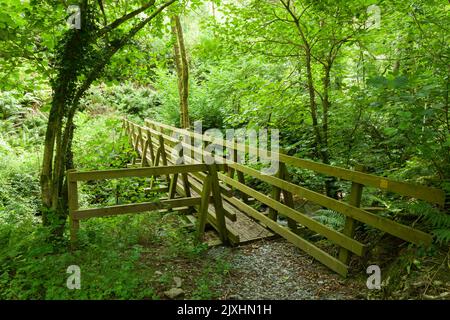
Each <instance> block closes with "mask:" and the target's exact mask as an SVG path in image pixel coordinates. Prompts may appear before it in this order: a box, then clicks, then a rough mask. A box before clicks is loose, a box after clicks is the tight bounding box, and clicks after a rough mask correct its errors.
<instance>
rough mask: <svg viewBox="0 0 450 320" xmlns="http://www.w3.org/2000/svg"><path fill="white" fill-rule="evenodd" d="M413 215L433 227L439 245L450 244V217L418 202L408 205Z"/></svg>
mask: <svg viewBox="0 0 450 320" xmlns="http://www.w3.org/2000/svg"><path fill="white" fill-rule="evenodd" d="M406 209H407V210H408V211H409V212H410V213H411V214H413V215H416V216H418V217H422V218H423V219H424V220H425V222H426V223H427V224H428V225H429V226H430V227H431V229H432V231H431V233H432V234H433V235H434V236H435V237H436V242H437V243H439V244H449V243H450V215H449V214H446V213H445V212H442V211H439V210H438V209H436V208H434V207H432V206H431V205H429V204H427V203H425V202H420V201H416V202H413V203H411V204H408V205H407V208H406Z"/></svg>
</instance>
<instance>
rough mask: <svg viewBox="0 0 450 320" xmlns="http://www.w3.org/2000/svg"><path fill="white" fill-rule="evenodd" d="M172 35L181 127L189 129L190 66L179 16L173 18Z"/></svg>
mask: <svg viewBox="0 0 450 320" xmlns="http://www.w3.org/2000/svg"><path fill="white" fill-rule="evenodd" d="M172 33H173V35H174V38H175V43H174V52H175V67H176V70H177V75H178V92H179V96H180V125H181V127H182V128H189V127H190V123H189V101H188V100H189V65H188V60H187V54H186V47H185V44H184V37H183V29H182V27H181V22H180V17H179V16H175V17H173V18H172Z"/></svg>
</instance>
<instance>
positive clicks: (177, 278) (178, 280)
mask: <svg viewBox="0 0 450 320" xmlns="http://www.w3.org/2000/svg"><path fill="white" fill-rule="evenodd" d="M173 282H175V286H176V287H177V288H181V285H182V283H183V280H181V278H180V277H173Z"/></svg>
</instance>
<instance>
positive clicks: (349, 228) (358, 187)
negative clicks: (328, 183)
mask: <svg viewBox="0 0 450 320" xmlns="http://www.w3.org/2000/svg"><path fill="white" fill-rule="evenodd" d="M355 171H359V172H364V171H366V169H365V167H364V166H362V165H356V166H355ZM363 187H364V186H363V185H362V184H359V183H356V182H352V187H351V190H350V199H349V204H350V205H352V206H354V207H358V208H359V207H360V206H361V197H362V192H363ZM356 226H357V221H356V220H355V219H353V218H350V217H346V218H345V225H344V230H343V231H342V233H343V234H345V235H346V236H348V237H350V238H353V237H354V236H355V229H356ZM350 257H351V252H350V251H348V250H347V249H345V248H340V250H339V260H340V261H341V262H342V263H344V264H346V265H348V264H349V262H350Z"/></svg>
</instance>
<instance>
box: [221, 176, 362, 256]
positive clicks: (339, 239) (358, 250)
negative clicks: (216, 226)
mask: <svg viewBox="0 0 450 320" xmlns="http://www.w3.org/2000/svg"><path fill="white" fill-rule="evenodd" d="M220 176H221V178H222V179H224V180H225V181H226V182H227V183H229V184H230V185H232V186H233V187H235V188H236V189H239V190H241V191H243V192H245V193H247V194H248V195H249V196H252V197H254V198H255V199H256V200H258V201H260V202H262V203H264V204H266V205H268V206H269V207H272V208H274V209H276V210H277V211H278V212H279V213H280V214H283V215H285V216H287V217H288V218H291V219H293V220H295V221H297V222H298V223H300V224H302V225H304V226H305V227H307V228H308V229H310V230H312V231H315V232H317V233H319V234H320V235H322V236H324V237H325V238H327V239H329V240H331V241H333V242H334V243H336V244H338V245H340V246H341V247H344V248H347V249H348V250H350V251H351V252H353V253H355V254H357V255H358V256H362V255H363V254H364V252H365V250H366V246H365V245H363V244H361V243H359V242H358V241H356V240H353V239H351V238H349V237H347V236H346V235H344V234H342V233H340V232H338V231H336V230H334V229H331V228H329V227H327V226H325V225H323V224H321V223H320V222H318V221H316V220H314V219H312V218H311V217H308V216H307V215H306V214H304V213H301V212H299V211H297V210H294V209H292V208H290V207H288V206H286V205H284V204H282V203H280V202H278V201H276V200H274V199H272V198H270V197H268V196H266V195H265V194H262V193H260V192H258V191H256V190H253V189H252V188H250V187H247V186H246V185H243V184H242V183H240V182H238V181H236V180H232V179H230V178H228V177H227V176H226V175H223V174H221V175H220ZM269 219H270V218H269ZM271 221H273V220H271Z"/></svg>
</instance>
